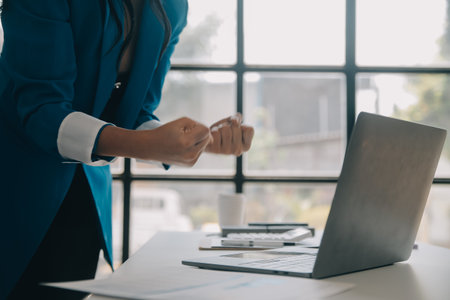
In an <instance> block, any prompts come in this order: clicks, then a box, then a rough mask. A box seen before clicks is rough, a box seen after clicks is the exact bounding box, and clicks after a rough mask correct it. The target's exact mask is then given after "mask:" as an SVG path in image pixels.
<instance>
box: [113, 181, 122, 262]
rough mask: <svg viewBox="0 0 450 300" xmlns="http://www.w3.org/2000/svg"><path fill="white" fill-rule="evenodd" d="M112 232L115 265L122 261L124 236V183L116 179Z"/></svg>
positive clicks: (114, 182) (114, 184) (114, 183)
mask: <svg viewBox="0 0 450 300" xmlns="http://www.w3.org/2000/svg"><path fill="white" fill-rule="evenodd" d="M112 232H113V256H114V266H116V267H118V266H119V265H120V264H121V263H122V245H123V243H122V238H123V184H122V182H121V181H118V180H114V181H113V186H112Z"/></svg>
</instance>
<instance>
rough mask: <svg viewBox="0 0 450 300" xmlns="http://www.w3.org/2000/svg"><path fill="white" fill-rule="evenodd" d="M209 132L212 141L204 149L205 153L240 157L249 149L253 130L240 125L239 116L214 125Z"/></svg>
mask: <svg viewBox="0 0 450 300" xmlns="http://www.w3.org/2000/svg"><path fill="white" fill-rule="evenodd" d="M210 130H211V135H212V137H213V141H212V142H211V143H210V144H209V145H208V146H207V147H206V151H207V152H210V153H216V154H232V155H235V156H240V155H241V154H242V153H244V152H246V151H248V150H249V149H250V146H251V144H252V140H253V135H254V129H253V127H250V126H246V125H242V116H241V114H236V115H234V116H231V117H228V118H225V119H222V120H220V121H218V122H216V123H214V124H213V125H212V126H211V127H210Z"/></svg>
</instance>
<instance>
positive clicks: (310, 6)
mask: <svg viewBox="0 0 450 300" xmlns="http://www.w3.org/2000/svg"><path fill="white" fill-rule="evenodd" d="M244 38H245V48H244V49H245V51H244V55H245V62H246V63H248V64H282V65H342V64H344V60H345V48H344V47H345V1H344V0H316V1H308V0H278V1H273V0H245V1H244Z"/></svg>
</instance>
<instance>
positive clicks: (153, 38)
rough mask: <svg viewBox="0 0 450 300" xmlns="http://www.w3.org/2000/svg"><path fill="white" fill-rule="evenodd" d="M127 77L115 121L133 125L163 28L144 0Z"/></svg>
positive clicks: (161, 40) (160, 40)
mask: <svg viewBox="0 0 450 300" xmlns="http://www.w3.org/2000/svg"><path fill="white" fill-rule="evenodd" d="M137 38H138V40H137V44H136V48H135V53H134V56H133V63H132V68H131V73H130V77H129V80H128V83H127V87H126V90H125V94H124V96H123V99H122V101H121V103H120V105H119V112H120V113H119V114H118V119H117V120H116V125H118V126H121V127H125V128H133V126H134V123H135V120H136V118H137V116H138V114H139V112H140V110H141V108H142V105H143V102H144V100H145V98H146V95H147V91H148V88H149V86H150V82H151V80H152V77H153V74H154V72H155V69H156V67H157V64H158V59H159V53H160V51H161V47H162V43H163V39H164V32H163V28H162V25H161V23H160V22H159V20H158V19H157V18H156V16H155V15H154V13H153V11H152V9H151V8H150V4H149V3H148V1H146V3H145V6H144V9H143V12H142V19H141V24H140V29H139V32H138V37H137Z"/></svg>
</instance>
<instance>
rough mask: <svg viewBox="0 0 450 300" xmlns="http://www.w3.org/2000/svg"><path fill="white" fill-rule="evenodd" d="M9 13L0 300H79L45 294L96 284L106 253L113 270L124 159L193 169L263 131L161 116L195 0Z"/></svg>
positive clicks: (1, 128)
mask: <svg viewBox="0 0 450 300" xmlns="http://www.w3.org/2000/svg"><path fill="white" fill-rule="evenodd" d="M3 2H4V3H3V10H2V23H3V29H4V46H3V50H2V53H1V57H0V138H1V140H2V146H1V147H0V154H1V157H2V158H3V163H2V166H3V172H2V178H1V181H0V182H1V183H0V184H1V188H2V191H3V196H2V197H1V202H0V203H1V209H0V222H1V223H0V225H1V226H0V228H1V229H0V230H1V236H2V238H3V243H2V244H3V245H2V247H0V257H1V258H2V268H0V275H1V277H0V299H4V298H6V297H8V298H9V299H31V298H34V299H80V298H82V297H83V296H84V295H83V294H77V293H70V292H67V291H60V290H57V289H51V288H45V287H42V286H39V284H38V283H39V282H46V281H62V280H78V279H88V278H93V276H94V275H95V270H96V265H97V260H98V253H99V250H100V249H103V250H104V253H105V257H106V259H107V261H108V262H109V263H110V264H111V263H112V252H111V174H110V171H109V166H108V164H109V163H110V162H111V161H112V160H113V159H114V157H118V156H123V157H132V158H138V159H144V160H149V161H157V162H161V163H163V164H164V166H165V167H167V165H169V164H178V165H187V166H192V165H193V164H195V162H196V161H197V159H198V158H199V156H200V155H201V153H203V152H205V151H207V152H212V153H218V154H234V155H241V154H242V153H243V152H244V151H247V150H248V149H249V148H250V144H251V140H252V138H253V128H251V127H248V126H244V125H241V117H240V116H239V115H237V116H233V117H229V118H226V119H223V120H220V121H218V122H217V123H215V124H214V125H213V126H212V128H208V127H206V126H204V125H203V124H201V123H198V122H196V121H194V120H191V119H189V118H181V119H178V120H175V121H172V122H169V123H167V124H163V125H162V124H160V123H159V121H158V119H157V118H156V116H155V115H154V114H153V112H154V110H155V109H156V107H157V106H158V104H159V101H160V97H161V89H162V85H163V82H164V77H165V75H166V73H167V71H168V69H169V67H170V56H171V55H172V53H173V51H174V47H175V45H176V43H177V41H178V38H179V35H180V33H181V31H182V29H183V28H184V26H185V24H186V15H187V3H186V0H165V1H162V2H160V0H98V1H95V0H77V1H69V0H65V1H63V0H53V1H52V0H41V1H35V0H6V1H3ZM8 295H9V296H8Z"/></svg>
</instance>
